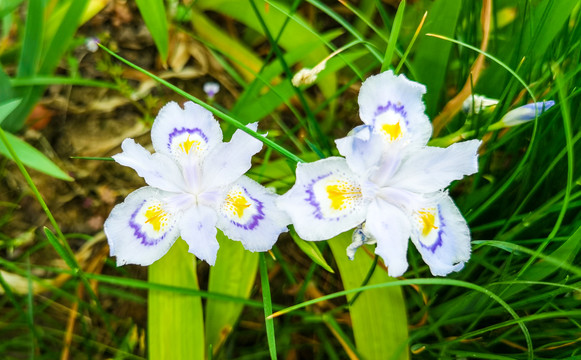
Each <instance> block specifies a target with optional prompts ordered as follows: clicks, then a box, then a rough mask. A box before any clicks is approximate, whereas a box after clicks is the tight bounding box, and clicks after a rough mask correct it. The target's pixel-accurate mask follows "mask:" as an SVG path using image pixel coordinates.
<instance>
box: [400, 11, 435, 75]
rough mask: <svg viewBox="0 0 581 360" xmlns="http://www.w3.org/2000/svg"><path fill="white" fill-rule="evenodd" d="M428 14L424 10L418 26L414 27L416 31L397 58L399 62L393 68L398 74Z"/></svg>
mask: <svg viewBox="0 0 581 360" xmlns="http://www.w3.org/2000/svg"><path fill="white" fill-rule="evenodd" d="M427 16H428V12H427V11H426V12H425V13H424V16H423V17H422V20H421V21H420V24H419V25H418V28H417V29H416V32H415V33H414V36H413V37H412V40H411V41H410V44H409V45H408V47H407V49H405V52H404V53H403V55H402V57H401V59H400V60H399V64H397V67H396V68H395V71H394V72H395V73H396V74H399V71H400V70H401V68H402V66H403V65H404V64H405V62H406V60H407V58H408V55H409V54H410V51H411V50H412V48H413V47H414V44H415V43H416V39H417V38H418V36H419V35H420V32H421V31H422V27H423V26H424V22H425V21H426V17H427ZM408 67H409V65H408Z"/></svg>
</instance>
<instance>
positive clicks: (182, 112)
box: [151, 102, 222, 164]
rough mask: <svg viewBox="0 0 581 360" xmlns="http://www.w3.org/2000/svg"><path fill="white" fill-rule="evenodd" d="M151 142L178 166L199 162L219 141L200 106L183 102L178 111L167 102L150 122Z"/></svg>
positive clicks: (213, 121) (217, 130)
mask: <svg viewBox="0 0 581 360" xmlns="http://www.w3.org/2000/svg"><path fill="white" fill-rule="evenodd" d="M151 141H152V142H153V147H154V148H155V151H156V152H158V153H162V154H165V155H168V156H171V157H172V158H174V159H175V160H176V161H178V162H179V163H180V164H181V163H183V162H184V161H185V160H186V159H188V158H196V159H203V158H204V157H205V156H206V155H207V153H208V152H209V150H211V149H212V148H213V147H214V146H216V144H219V143H220V142H221V141H222V130H221V129H220V125H219V124H218V122H217V121H216V119H214V116H213V115H212V113H211V112H209V111H208V110H206V109H204V108H203V107H201V106H200V105H197V104H194V103H193V102H186V103H185V104H184V109H182V108H181V107H180V106H179V105H178V104H177V103H175V102H169V103H168V104H167V105H165V106H164V107H163V108H162V109H161V110H160V111H159V113H158V115H157V117H156V118H155V121H154V122H153V127H152V128H151Z"/></svg>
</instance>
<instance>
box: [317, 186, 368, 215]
mask: <svg viewBox="0 0 581 360" xmlns="http://www.w3.org/2000/svg"><path fill="white" fill-rule="evenodd" d="M325 190H326V191H327V195H328V197H329V200H331V204H330V206H331V208H333V209H334V210H343V209H344V208H345V206H346V205H347V203H350V202H352V201H353V200H354V199H355V198H359V197H361V196H362V195H361V188H359V187H358V186H355V185H354V184H351V183H348V182H346V181H341V180H339V181H336V182H334V183H332V184H329V185H327V187H326V188H325Z"/></svg>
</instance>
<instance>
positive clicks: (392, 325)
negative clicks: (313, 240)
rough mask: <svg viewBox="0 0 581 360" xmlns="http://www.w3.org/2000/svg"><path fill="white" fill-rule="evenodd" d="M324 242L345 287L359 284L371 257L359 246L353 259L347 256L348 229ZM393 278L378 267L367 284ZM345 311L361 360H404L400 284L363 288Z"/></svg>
mask: <svg viewBox="0 0 581 360" xmlns="http://www.w3.org/2000/svg"><path fill="white" fill-rule="evenodd" d="M328 243H329V246H330V247H331V251H332V252H333V255H334V256H335V261H336V262H337V266H338V267H339V272H340V273H341V280H342V281H343V287H344V288H345V290H350V289H354V288H358V287H360V286H361V285H362V283H363V280H364V279H365V278H366V276H367V273H368V272H369V269H370V268H371V266H372V265H373V259H371V258H370V257H369V256H367V254H366V253H365V252H364V251H363V249H359V251H358V252H357V254H356V256H355V259H354V260H353V261H351V260H349V259H348V258H347V255H346V254H345V249H346V248H347V246H349V244H351V233H350V232H344V233H343V234H341V235H339V236H337V237H335V238H333V239H331V240H329V241H328ZM393 281H396V279H394V278H392V277H390V276H388V275H387V272H386V271H384V270H383V269H381V268H380V267H379V266H378V267H377V268H376V269H375V272H374V273H373V275H372V276H371V278H370V280H369V282H368V284H369V285H373V284H381V283H387V282H393ZM353 296H354V294H350V295H348V296H347V300H349V301H350V300H351V299H352V298H353ZM349 312H350V313H351V322H352V324H353V335H354V336H355V345H356V346H357V351H358V352H359V353H360V354H361V356H362V357H363V358H364V359H408V351H407V338H408V329H407V316H406V308H405V302H404V299H403V294H402V290H401V287H397V286H395V287H386V288H379V289H375V290H370V291H365V292H363V293H361V294H360V295H359V297H358V298H357V300H355V302H354V303H353V304H352V305H351V306H350V307H349Z"/></svg>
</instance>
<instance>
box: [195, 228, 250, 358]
mask: <svg viewBox="0 0 581 360" xmlns="http://www.w3.org/2000/svg"><path fill="white" fill-rule="evenodd" d="M217 239H218V242H219V243H220V251H218V257H217V259H216V265H214V266H212V267H211V268H210V280H209V284H208V292H211V293H219V294H225V295H231V296H236V297H241V298H248V297H249V296H250V292H251V290H252V285H253V284H254V280H255V278H256V272H257V271H258V253H253V252H250V251H248V250H246V249H244V247H243V246H242V244H241V243H240V242H238V241H232V240H230V239H228V238H227V237H226V236H224V234H223V233H222V232H218V236H217ZM232 264H236V266H232ZM243 308H244V304H243V303H241V302H237V301H232V300H228V301H225V300H218V299H208V300H207V302H206V348H208V346H209V345H212V348H213V351H214V353H216V352H217V351H218V350H219V349H220V347H221V346H222V345H223V344H224V341H225V340H226V338H227V336H228V335H229V334H230V332H231V331H232V329H233V328H234V325H235V324H236V322H237V321H238V318H239V317H240V313H241V312H242V309H243Z"/></svg>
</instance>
